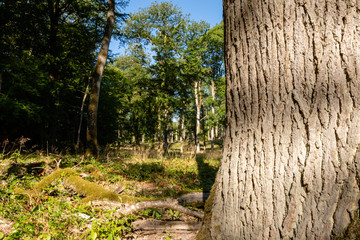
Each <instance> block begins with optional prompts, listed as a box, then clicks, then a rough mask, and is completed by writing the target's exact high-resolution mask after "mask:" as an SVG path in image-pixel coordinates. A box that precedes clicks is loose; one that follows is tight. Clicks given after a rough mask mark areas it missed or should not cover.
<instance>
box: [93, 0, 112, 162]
mask: <svg viewBox="0 0 360 240" xmlns="http://www.w3.org/2000/svg"><path fill="white" fill-rule="evenodd" d="M107 4H108V9H107V21H106V26H105V31H104V37H103V39H102V41H101V48H100V52H99V56H98V59H97V62H96V66H95V72H94V74H93V78H92V84H91V93H90V103H89V108H88V124H87V134H86V140H87V146H86V147H87V149H86V155H97V154H98V152H99V145H98V141H97V112H98V105H99V94H100V85H101V78H102V74H103V72H104V68H105V64H106V60H107V57H108V52H109V45H110V40H111V35H112V30H113V28H114V22H115V0H108V1H107Z"/></svg>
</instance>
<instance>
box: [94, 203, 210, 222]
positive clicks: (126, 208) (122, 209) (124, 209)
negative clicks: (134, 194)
mask: <svg viewBox="0 0 360 240" xmlns="http://www.w3.org/2000/svg"><path fill="white" fill-rule="evenodd" d="M92 203H93V204H95V205H107V206H109V207H112V208H114V207H116V208H118V209H117V211H116V212H117V213H121V214H124V215H129V214H132V213H134V212H137V211H139V210H144V209H148V208H170V209H172V210H175V211H179V212H182V213H185V214H187V215H190V216H194V217H197V218H200V219H202V218H203V217H204V214H203V213H199V212H197V211H193V210H190V209H188V208H186V207H183V206H181V205H180V204H179V202H178V201H177V200H175V199H172V200H167V201H145V202H138V203H136V204H133V205H128V204H121V203H116V202H109V201H93V202H92Z"/></svg>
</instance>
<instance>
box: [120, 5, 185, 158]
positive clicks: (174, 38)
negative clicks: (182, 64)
mask: <svg viewBox="0 0 360 240" xmlns="http://www.w3.org/2000/svg"><path fill="white" fill-rule="evenodd" d="M187 20H188V19H187V17H186V16H184V15H183V14H182V13H181V9H179V8H178V7H176V6H175V5H174V4H172V3H171V2H161V3H158V2H154V3H152V4H151V5H150V6H149V7H148V8H145V9H142V10H140V11H139V12H138V13H135V14H132V15H130V18H129V19H128V20H127V21H126V24H125V26H124V33H125V35H126V36H127V37H128V38H129V39H131V40H132V41H136V42H138V43H139V44H142V46H144V47H145V46H149V47H150V48H151V54H152V55H153V61H154V64H153V65H152V66H151V71H152V72H151V74H152V78H153V82H154V85H156V87H154V88H153V89H154V93H153V94H154V95H156V105H157V106H158V129H159V136H158V140H160V138H161V139H162V140H163V142H162V144H159V149H160V150H162V152H163V154H166V153H167V148H168V143H167V139H168V125H169V124H171V116H172V115H173V112H174V106H175V102H176V101H175V98H176V97H177V93H178V90H179V85H180V84H181V83H179V80H180V79H179V77H178V75H179V74H178V72H179V63H178V58H179V53H180V52H181V51H182V50H181V49H182V47H183V45H184V40H183V36H184V31H185V27H186V21H187ZM155 90H156V91H155ZM160 131H161V132H162V134H161V133H160Z"/></svg>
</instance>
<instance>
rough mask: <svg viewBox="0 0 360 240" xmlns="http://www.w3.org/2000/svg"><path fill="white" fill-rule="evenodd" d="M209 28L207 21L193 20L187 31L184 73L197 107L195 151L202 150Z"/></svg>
mask: <svg viewBox="0 0 360 240" xmlns="http://www.w3.org/2000/svg"><path fill="white" fill-rule="evenodd" d="M208 30H209V25H208V24H207V23H205V22H191V23H190V24H189V25H188V27H187V32H186V50H185V51H184V54H183V60H184V61H183V65H182V75H183V77H184V78H185V79H186V81H187V82H188V83H190V84H191V85H192V86H193V89H194V92H193V95H194V99H195V109H196V125H195V126H196V127H195V151H196V153H199V152H200V141H199V134H200V126H201V123H200V120H201V109H202V105H203V99H202V92H203V90H202V83H203V82H204V80H205V78H206V72H207V71H208V70H207V69H206V68H205V65H204V54H205V52H206V50H207V48H206V38H205V34H206V32H207V31H208Z"/></svg>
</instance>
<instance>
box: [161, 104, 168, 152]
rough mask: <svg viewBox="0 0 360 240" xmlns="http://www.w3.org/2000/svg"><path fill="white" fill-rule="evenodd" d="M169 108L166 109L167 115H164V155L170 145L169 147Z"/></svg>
mask: <svg viewBox="0 0 360 240" xmlns="http://www.w3.org/2000/svg"><path fill="white" fill-rule="evenodd" d="M168 112H169V111H168V110H167V109H165V116H164V119H165V124H164V138H163V147H162V149H163V153H162V155H163V156H166V155H167V153H168V147H169V144H168V137H169V136H168V134H169V130H168V122H169V121H168Z"/></svg>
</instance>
